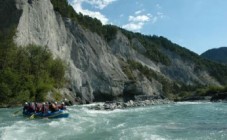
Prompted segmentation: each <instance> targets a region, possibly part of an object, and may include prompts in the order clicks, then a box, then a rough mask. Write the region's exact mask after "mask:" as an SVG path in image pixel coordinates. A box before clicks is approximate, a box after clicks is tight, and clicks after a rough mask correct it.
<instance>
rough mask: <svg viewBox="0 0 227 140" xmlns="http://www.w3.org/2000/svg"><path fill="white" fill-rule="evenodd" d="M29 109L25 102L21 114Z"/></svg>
mask: <svg viewBox="0 0 227 140" xmlns="http://www.w3.org/2000/svg"><path fill="white" fill-rule="evenodd" d="M28 109H29V105H28V102H25V103H24V108H23V112H27V111H28Z"/></svg>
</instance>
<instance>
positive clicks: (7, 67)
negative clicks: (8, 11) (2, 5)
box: [0, 28, 65, 104]
mask: <svg viewBox="0 0 227 140" xmlns="http://www.w3.org/2000/svg"><path fill="white" fill-rule="evenodd" d="M12 33H14V29H13V28H12V29H11V31H10V32H8V34H6V35H5V37H4V38H8V39H3V38H1V39H0V40H2V42H1V43H0V62H1V63H0V81H1V82H0V102H1V103H13V104H17V103H21V102H24V101H28V100H33V101H34V100H36V101H44V100H45V97H46V93H47V92H49V91H51V90H52V89H54V88H60V87H62V86H63V85H64V82H65V80H64V73H65V66H64V64H63V62H62V61H61V60H60V59H59V58H57V59H53V57H52V54H51V53H50V52H49V50H48V49H47V48H44V47H40V46H36V45H29V46H27V47H17V46H16V45H15V44H14V43H13V40H12V37H13V35H12ZM10 38H11V39H10Z"/></svg>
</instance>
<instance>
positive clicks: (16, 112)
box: [13, 109, 21, 115]
mask: <svg viewBox="0 0 227 140" xmlns="http://www.w3.org/2000/svg"><path fill="white" fill-rule="evenodd" d="M20 111H21V109H20V110H17V111H15V112H14V113H13V114H14V115H17V114H18V113H19V112H20Z"/></svg>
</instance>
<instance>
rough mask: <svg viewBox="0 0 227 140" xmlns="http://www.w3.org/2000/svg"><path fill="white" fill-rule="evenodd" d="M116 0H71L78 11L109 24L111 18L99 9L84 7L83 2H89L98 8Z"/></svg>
mask: <svg viewBox="0 0 227 140" xmlns="http://www.w3.org/2000/svg"><path fill="white" fill-rule="evenodd" d="M114 1H116V0H71V4H72V6H73V8H74V9H75V11H76V12H78V13H79V12H80V13H82V14H84V15H88V16H90V17H93V18H97V19H99V20H100V21H101V22H102V23H103V24H107V23H108V21H109V19H108V18H107V17H106V16H104V15H103V14H102V13H100V12H98V11H90V10H87V9H83V7H82V3H84V2H85V3H88V4H91V5H92V6H94V7H95V8H98V9H101V10H102V9H103V8H105V7H106V6H108V5H109V4H111V3H112V2H114Z"/></svg>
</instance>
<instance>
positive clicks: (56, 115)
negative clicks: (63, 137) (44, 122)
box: [23, 109, 69, 119]
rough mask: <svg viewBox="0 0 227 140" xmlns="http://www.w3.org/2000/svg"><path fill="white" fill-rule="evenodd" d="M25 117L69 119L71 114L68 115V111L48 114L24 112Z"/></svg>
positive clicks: (49, 112)
mask: <svg viewBox="0 0 227 140" xmlns="http://www.w3.org/2000/svg"><path fill="white" fill-rule="evenodd" d="M23 115H24V116H26V117H29V118H32V119H33V118H67V117H68V116H69V113H67V111H66V110H60V109H59V110H58V111H54V112H51V111H47V113H42V112H37V113H35V112H29V111H23Z"/></svg>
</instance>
